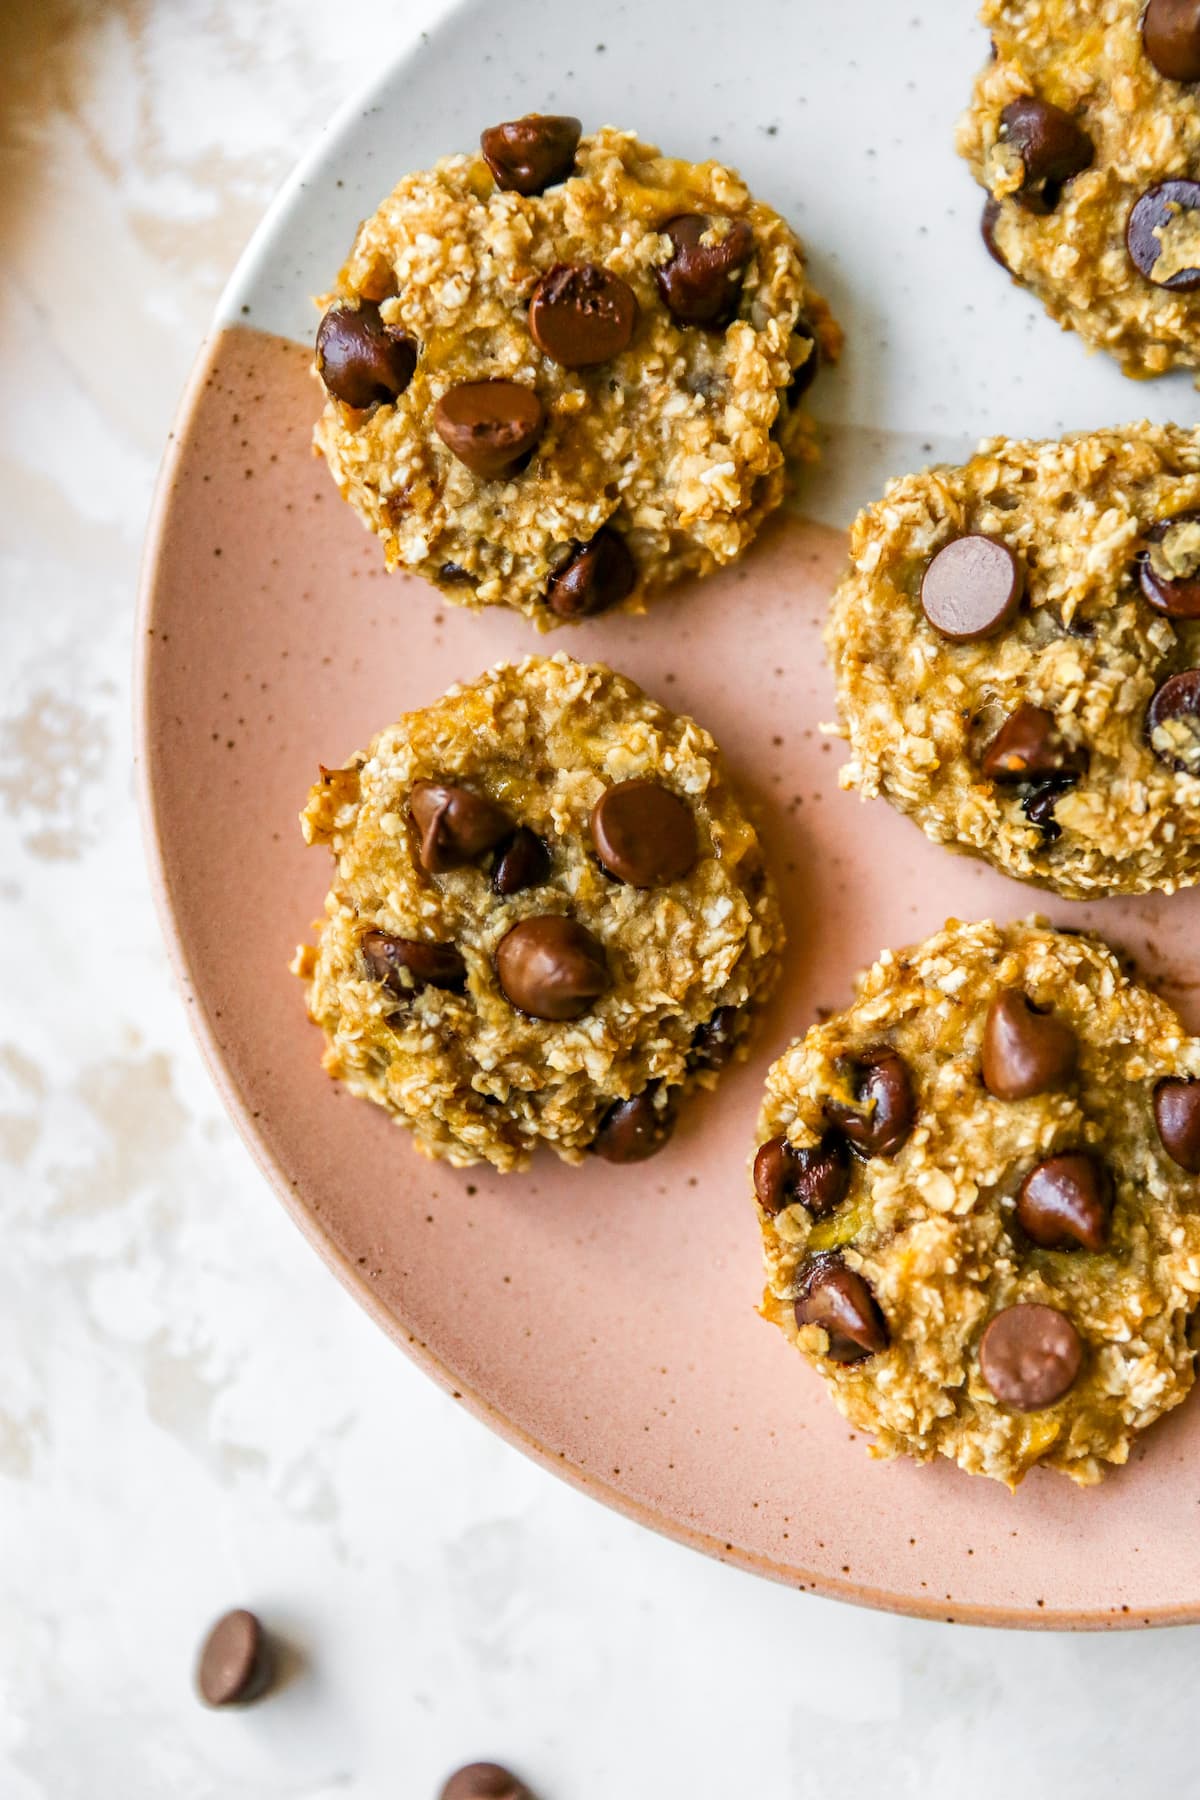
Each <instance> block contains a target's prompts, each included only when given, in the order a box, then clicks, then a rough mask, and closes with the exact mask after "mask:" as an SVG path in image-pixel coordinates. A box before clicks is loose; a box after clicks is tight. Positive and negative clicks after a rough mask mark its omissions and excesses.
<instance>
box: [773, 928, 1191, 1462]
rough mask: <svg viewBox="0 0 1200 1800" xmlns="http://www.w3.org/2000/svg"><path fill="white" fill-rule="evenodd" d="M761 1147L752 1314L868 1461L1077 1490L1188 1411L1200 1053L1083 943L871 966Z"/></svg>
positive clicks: (1093, 941)
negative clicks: (834, 1411) (1050, 1476)
mask: <svg viewBox="0 0 1200 1800" xmlns="http://www.w3.org/2000/svg"><path fill="white" fill-rule="evenodd" d="M758 1128H759V1142H760V1148H759V1150H758V1152H757V1155H756V1157H755V1163H754V1174H755V1188H756V1195H757V1200H758V1210H759V1216H760V1220H761V1224H762V1233H763V1243H764V1247H765V1253H766V1266H767V1283H768V1285H767V1290H766V1297H765V1301H764V1307H763V1310H764V1313H765V1315H766V1316H767V1317H768V1318H769V1319H771V1320H773V1321H774V1322H775V1323H776V1324H777V1325H779V1326H780V1327H781V1328H782V1330H783V1331H784V1332H786V1334H787V1335H788V1337H789V1338H791V1340H792V1341H793V1343H795V1344H796V1346H797V1348H798V1349H799V1350H800V1351H801V1352H802V1353H803V1354H804V1355H805V1356H806V1357H807V1358H808V1359H809V1361H810V1362H812V1363H813V1364H814V1365H815V1367H816V1368H817V1369H819V1370H820V1372H821V1374H822V1375H823V1377H824V1378H825V1380H826V1382H827V1384H828V1386H829V1388H830V1391H831V1394H832V1397H833V1399H834V1401H835V1403H836V1405H837V1406H838V1407H839V1409H840V1410H841V1411H842V1412H843V1413H844V1414H845V1416H846V1417H847V1418H848V1419H849V1420H851V1422H852V1423H853V1424H854V1425H856V1426H858V1427H860V1428H861V1429H863V1430H866V1431H870V1432H872V1433H874V1434H875V1444H874V1449H873V1454H875V1455H878V1456H882V1457H894V1456H899V1455H908V1456H911V1457H913V1458H915V1459H916V1460H917V1461H918V1462H928V1461H930V1460H931V1459H932V1458H933V1457H934V1456H938V1455H940V1456H946V1457H949V1458H951V1459H952V1460H953V1461H955V1462H957V1463H958V1464H959V1465H960V1466H961V1467H962V1468H963V1469H966V1470H968V1471H969V1472H971V1473H973V1474H982V1475H991V1476H994V1477H996V1478H997V1479H998V1480H1001V1481H1004V1482H1007V1483H1008V1484H1009V1486H1012V1487H1015V1486H1016V1484H1017V1483H1018V1482H1019V1481H1020V1480H1021V1479H1022V1477H1023V1476H1024V1475H1025V1474H1026V1473H1027V1472H1028V1471H1029V1469H1030V1468H1031V1467H1033V1466H1034V1464H1044V1465H1046V1466H1047V1467H1050V1468H1054V1469H1059V1470H1061V1471H1062V1472H1063V1473H1064V1474H1067V1475H1069V1476H1070V1477H1071V1478H1072V1480H1074V1481H1077V1482H1080V1483H1082V1484H1088V1483H1091V1482H1095V1481H1098V1480H1099V1479H1100V1478H1101V1476H1102V1475H1103V1474H1104V1472H1105V1465H1106V1464H1108V1463H1123V1462H1124V1461H1125V1460H1126V1458H1127V1457H1128V1455H1129V1450H1130V1445H1131V1443H1132V1441H1133V1438H1134V1435H1135V1434H1136V1433H1137V1432H1138V1431H1140V1430H1142V1429H1143V1428H1144V1427H1145V1426H1147V1425H1149V1424H1151V1423H1152V1422H1153V1420H1155V1419H1156V1418H1158V1417H1159V1415H1160V1414H1161V1413H1163V1412H1166V1411H1167V1410H1168V1409H1169V1408H1171V1407H1173V1406H1176V1405H1178V1403H1179V1402H1180V1401H1181V1400H1182V1399H1183V1398H1184V1396H1185V1395H1186V1394H1187V1392H1188V1390H1189V1388H1190V1387H1191V1385H1192V1377H1193V1350H1192V1345H1191V1342H1190V1339H1189V1320H1190V1317H1191V1315H1192V1312H1193V1309H1194V1308H1195V1306H1196V1304H1197V1300H1198V1298H1200V1182H1197V1180H1196V1173H1197V1171H1200V1041H1198V1040H1197V1039H1195V1038H1189V1037H1187V1036H1185V1034H1184V1032H1183V1029H1182V1027H1181V1025H1180V1023H1179V1020H1178V1018H1177V1017H1176V1015H1175V1014H1174V1012H1172V1010H1171V1008H1170V1007H1169V1006H1167V1005H1166V1004H1165V1003H1164V1002H1163V1001H1162V1000H1160V999H1158V998H1157V997H1156V996H1155V995H1153V994H1151V993H1149V992H1148V991H1147V990H1146V989H1145V988H1143V987H1141V986H1139V985H1138V984H1137V983H1136V982H1135V981H1133V980H1131V979H1129V978H1128V977H1127V976H1126V975H1125V974H1124V973H1123V972H1122V969H1121V967H1120V965H1119V963H1118V961H1117V959H1116V957H1115V956H1114V955H1113V953H1112V952H1111V950H1109V949H1108V948H1107V947H1106V946H1105V945H1104V944H1102V943H1101V942H1100V941H1099V940H1098V939H1097V938H1093V937H1088V936H1083V935H1075V934H1068V933H1066V932H1057V931H1052V930H1051V929H1049V927H1047V926H1045V925H1042V924H1040V923H1038V922H1033V921H1031V922H1030V923H1027V924H1017V925H1008V926H1000V925H994V924H990V923H984V924H980V925H963V924H959V923H957V922H956V921H953V920H951V921H950V922H949V923H948V924H947V925H946V927H945V929H944V930H943V931H941V932H939V933H938V934H937V935H936V936H934V937H931V938H929V939H927V940H926V942H925V943H923V944H918V945H917V946H916V947H915V948H914V949H910V950H905V951H898V952H891V951H888V952H885V953H884V954H883V956H882V957H881V958H880V960H879V961H878V962H877V963H876V964H875V966H874V967H873V968H872V969H870V970H868V971H867V972H866V974H865V975H863V976H862V977H861V979H860V980H859V983H858V986H857V991H856V995H855V999H854V1003H853V1004H852V1005H851V1006H850V1007H849V1008H848V1009H847V1011H845V1012H843V1013H839V1014H837V1015H835V1016H834V1017H833V1018H830V1019H828V1020H827V1021H826V1022H825V1023H823V1024H819V1025H814V1026H813V1027H812V1029H811V1030H810V1031H809V1032H808V1034H807V1035H806V1036H805V1037H804V1038H802V1039H799V1040H798V1041H797V1042H795V1043H794V1044H793V1045H792V1046H791V1048H790V1049H789V1050H788V1051H786V1053H785V1054H784V1055H783V1056H782V1057H780V1059H779V1061H778V1062H776V1063H775V1064H774V1065H773V1067H772V1068H771V1070H770V1072H769V1074H768V1076H767V1092H766V1100H765V1103H764V1106H763V1110H762V1113H761V1115H760V1118H759V1127H758Z"/></svg>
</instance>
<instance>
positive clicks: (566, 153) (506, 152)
mask: <svg viewBox="0 0 1200 1800" xmlns="http://www.w3.org/2000/svg"><path fill="white" fill-rule="evenodd" d="M582 130H583V127H582V125H581V124H580V122H579V120H578V119H572V118H568V117H567V116H565V115H564V114H560V113H527V114H526V115H525V117H524V118H523V119H509V120H508V121H507V122H506V123H505V124H503V125H489V127H488V129H487V130H486V131H484V132H481V133H480V137H479V148H480V149H481V150H482V151H483V160H484V162H485V163H486V164H487V166H488V168H489V169H490V170H491V171H492V174H493V176H494V177H495V181H496V186H497V187H498V188H503V189H504V191H505V193H511V194H524V195H525V197H526V198H527V199H528V197H529V196H530V195H531V194H541V193H544V192H545V190H546V189H547V188H548V187H553V186H554V184H555V183H556V182H559V181H565V180H566V179H567V176H568V175H569V174H570V173H571V171H572V169H573V168H574V167H575V152H576V150H578V148H579V134H580V132H581V131H582Z"/></svg>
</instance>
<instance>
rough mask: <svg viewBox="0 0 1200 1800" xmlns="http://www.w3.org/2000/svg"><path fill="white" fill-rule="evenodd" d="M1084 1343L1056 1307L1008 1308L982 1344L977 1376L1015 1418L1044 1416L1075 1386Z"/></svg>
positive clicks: (991, 1325) (992, 1323) (991, 1323)
mask: <svg viewBox="0 0 1200 1800" xmlns="http://www.w3.org/2000/svg"><path fill="white" fill-rule="evenodd" d="M1082 1366H1083V1340H1082V1339H1081V1337H1080V1335H1079V1333H1078V1331H1077V1330H1076V1329H1075V1327H1074V1325H1073V1324H1072V1323H1071V1321H1070V1319H1068V1317H1067V1315H1066V1313H1063V1312H1059V1310H1058V1308H1057V1307H1054V1306H1041V1305H1031V1304H1026V1305H1021V1306H1009V1307H1006V1308H1005V1310H1004V1311H1003V1312H998V1313H997V1314H996V1315H995V1317H994V1318H993V1319H991V1320H990V1321H989V1323H988V1325H987V1327H986V1329H985V1331H984V1334H983V1336H982V1337H981V1338H980V1340H979V1372H980V1374H981V1375H982V1376H983V1379H984V1380H985V1381H986V1382H987V1384H988V1386H989V1387H990V1388H991V1390H992V1393H993V1394H994V1395H995V1396H996V1398H997V1400H999V1402H1000V1404H1001V1406H1007V1407H1009V1408H1010V1409H1011V1410H1012V1411H1013V1412H1041V1410H1042V1409H1043V1407H1046V1406H1053V1405H1054V1403H1055V1401H1056V1400H1061V1399H1062V1397H1063V1395H1064V1394H1065V1393H1067V1392H1069V1390H1070V1389H1071V1388H1072V1387H1073V1386H1074V1385H1075V1380H1076V1377H1077V1376H1078V1374H1079V1371H1080V1369H1081V1367H1082Z"/></svg>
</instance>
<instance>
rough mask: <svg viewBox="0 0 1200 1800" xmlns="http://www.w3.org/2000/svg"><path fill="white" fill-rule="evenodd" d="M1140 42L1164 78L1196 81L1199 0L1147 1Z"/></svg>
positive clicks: (1199, 77)
mask: <svg viewBox="0 0 1200 1800" xmlns="http://www.w3.org/2000/svg"><path fill="white" fill-rule="evenodd" d="M1142 42H1143V44H1144V45H1145V47H1146V55H1147V56H1148V57H1149V58H1150V61H1151V62H1152V63H1153V64H1154V67H1155V68H1156V69H1157V70H1158V72H1159V74H1160V75H1165V76H1166V78H1167V80H1168V81H1200V0H1150V4H1149V6H1147V8H1146V11H1145V15H1144V17H1143V19H1142Z"/></svg>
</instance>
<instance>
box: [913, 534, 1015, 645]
mask: <svg viewBox="0 0 1200 1800" xmlns="http://www.w3.org/2000/svg"><path fill="white" fill-rule="evenodd" d="M1024 586H1025V584H1024V578H1023V576H1022V574H1021V568H1020V564H1019V563H1018V562H1017V559H1016V557H1015V556H1014V555H1013V553H1012V551H1011V550H1010V549H1009V547H1008V545H1007V544H1002V543H1001V542H1000V540H999V539H998V538H993V537H984V536H982V535H981V534H980V533H978V532H972V533H970V534H969V535H968V536H966V537H959V538H952V539H951V541H950V542H949V543H948V544H945V545H943V547H942V548H941V549H940V550H939V551H938V553H937V555H936V556H935V557H934V558H933V559H932V561H931V562H930V564H929V566H928V568H927V569H926V570H925V575H924V579H923V580H922V582H921V606H922V609H923V611H924V613H925V617H926V618H927V619H928V620H929V623H930V624H931V625H932V626H933V628H934V630H935V631H938V632H940V633H941V635H942V636H943V637H946V638H949V639H950V641H951V643H954V644H972V643H975V642H976V641H977V640H978V639H980V638H989V637H994V636H995V635H996V633H997V632H998V631H1003V629H1004V627H1005V626H1006V625H1007V624H1008V623H1009V621H1010V620H1011V619H1013V618H1014V617H1015V616H1016V612H1017V609H1018V608H1019V606H1020V604H1021V596H1022V594H1023V592H1024Z"/></svg>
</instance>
